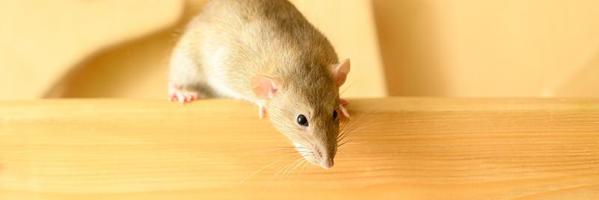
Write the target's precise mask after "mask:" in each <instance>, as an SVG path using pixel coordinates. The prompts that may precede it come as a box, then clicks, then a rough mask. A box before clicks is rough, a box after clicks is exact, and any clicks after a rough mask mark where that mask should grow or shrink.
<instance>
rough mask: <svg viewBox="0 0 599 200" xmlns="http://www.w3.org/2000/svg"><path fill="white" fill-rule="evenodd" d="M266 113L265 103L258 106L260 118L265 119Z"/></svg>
mask: <svg viewBox="0 0 599 200" xmlns="http://www.w3.org/2000/svg"><path fill="white" fill-rule="evenodd" d="M265 115H266V107H264V106H263V105H260V106H258V117H259V118H260V119H264V116H265Z"/></svg>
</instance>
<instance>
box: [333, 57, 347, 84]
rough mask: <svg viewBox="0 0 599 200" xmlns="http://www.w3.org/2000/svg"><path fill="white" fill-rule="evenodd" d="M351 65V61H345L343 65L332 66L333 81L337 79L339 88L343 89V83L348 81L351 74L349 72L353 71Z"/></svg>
mask: <svg viewBox="0 0 599 200" xmlns="http://www.w3.org/2000/svg"><path fill="white" fill-rule="evenodd" d="M350 65H351V64H350V62H349V59H345V60H343V61H342V62H341V63H339V64H334V65H333V66H332V69H331V71H332V72H333V79H335V82H336V83H337V87H341V86H342V85H343V83H345V80H346V79H347V74H349V71H350V69H351V66H350Z"/></svg>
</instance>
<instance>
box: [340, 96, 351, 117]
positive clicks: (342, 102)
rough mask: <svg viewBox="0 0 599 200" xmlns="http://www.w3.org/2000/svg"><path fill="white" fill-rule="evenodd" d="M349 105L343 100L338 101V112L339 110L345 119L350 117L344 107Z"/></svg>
mask: <svg viewBox="0 0 599 200" xmlns="http://www.w3.org/2000/svg"><path fill="white" fill-rule="evenodd" d="M347 105H349V102H348V101H347V100H345V99H339V110H341V113H342V114H343V116H345V117H347V118H348V119H349V117H350V115H349V111H347V108H346V106H347Z"/></svg>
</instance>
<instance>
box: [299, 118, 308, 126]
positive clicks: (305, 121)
mask: <svg viewBox="0 0 599 200" xmlns="http://www.w3.org/2000/svg"><path fill="white" fill-rule="evenodd" d="M297 124H299V125H300V126H305V127H308V125H309V124H308V119H307V118H306V116H304V115H298V116H297Z"/></svg>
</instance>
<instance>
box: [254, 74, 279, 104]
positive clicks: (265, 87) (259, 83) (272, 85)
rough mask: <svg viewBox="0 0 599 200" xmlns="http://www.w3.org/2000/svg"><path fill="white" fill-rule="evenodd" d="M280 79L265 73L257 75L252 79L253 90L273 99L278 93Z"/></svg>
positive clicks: (262, 96)
mask: <svg viewBox="0 0 599 200" xmlns="http://www.w3.org/2000/svg"><path fill="white" fill-rule="evenodd" d="M279 87H280V84H279V81H277V80H275V79H273V78H271V77H268V76H264V75H256V76H255V77H254V78H253V79H252V91H253V92H254V94H255V95H256V96H257V97H259V98H262V99H272V97H274V96H275V94H277V91H278V90H279Z"/></svg>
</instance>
